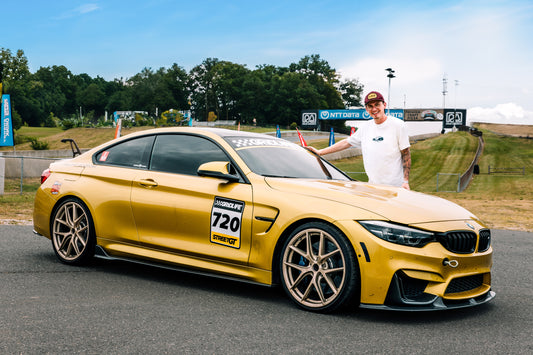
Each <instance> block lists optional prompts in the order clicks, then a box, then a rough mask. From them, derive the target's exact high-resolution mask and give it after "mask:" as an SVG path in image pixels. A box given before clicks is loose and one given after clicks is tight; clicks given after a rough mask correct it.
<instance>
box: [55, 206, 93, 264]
mask: <svg viewBox="0 0 533 355" xmlns="http://www.w3.org/2000/svg"><path fill="white" fill-rule="evenodd" d="M50 227H51V232H52V233H51V235H52V238H51V239H52V247H53V248H54V252H55V254H56V256H57V258H58V259H59V260H60V261H61V262H63V263H65V264H69V265H84V264H87V263H88V262H89V260H90V259H92V257H93V256H94V250H95V245H96V236H95V233H94V224H93V220H92V217H91V213H90V212H89V209H88V208H87V207H86V206H85V204H84V203H83V202H81V201H80V200H79V199H77V198H68V199H66V200H65V201H63V202H61V204H60V205H59V206H58V207H57V208H56V209H55V211H54V213H53V217H52V221H51V225H50Z"/></svg>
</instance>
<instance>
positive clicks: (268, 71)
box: [0, 48, 363, 129]
mask: <svg viewBox="0 0 533 355" xmlns="http://www.w3.org/2000/svg"><path fill="white" fill-rule="evenodd" d="M0 64H1V66H0V79H1V81H2V83H3V91H4V93H5V94H10V96H11V104H12V117H13V125H14V128H15V129H18V128H20V126H22V125H28V126H34V127H38V126H47V127H54V126H59V125H63V126H64V127H67V124H66V122H70V124H71V126H72V122H75V125H77V126H79V125H90V126H97V125H102V124H105V122H106V121H105V119H104V118H105V114H106V112H107V113H108V114H110V115H111V114H112V113H113V112H115V111H143V112H146V113H147V115H146V116H147V117H145V118H146V119H149V120H152V121H153V122H156V120H157V118H158V117H159V116H160V115H161V113H162V112H165V111H168V110H170V109H173V110H178V111H179V110H182V111H186V110H190V111H191V114H192V117H193V118H194V119H196V120H198V121H206V120H208V118H213V117H216V118H217V119H219V120H235V121H238V122H241V123H243V124H246V123H252V122H256V123H257V124H258V125H264V126H267V125H277V124H279V125H280V126H289V125H290V124H291V123H293V122H297V121H298V118H299V117H300V111H301V110H304V109H342V108H346V107H352V106H361V95H362V91H363V86H362V85H361V84H360V83H359V82H358V80H356V79H344V80H341V79H340V76H339V75H338V73H337V72H336V71H335V69H334V68H332V67H331V66H330V65H329V63H328V62H327V61H325V60H323V59H321V58H320V56H319V55H317V54H313V55H308V56H305V57H303V58H301V59H300V60H299V62H298V63H291V64H290V65H289V66H288V67H277V66H273V65H259V66H257V67H256V68H255V69H253V70H252V69H249V68H247V67H246V66H245V65H241V64H236V63H232V62H228V61H223V60H219V59H217V58H207V59H205V60H204V61H203V62H202V63H201V64H199V65H197V66H195V67H194V68H192V69H191V70H190V71H189V72H187V71H186V70H185V69H183V68H182V67H181V66H179V65H178V64H176V63H174V64H172V66H171V67H170V68H164V67H162V68H159V69H158V70H153V69H151V68H144V69H143V70H142V71H141V72H140V73H138V74H135V75H134V76H132V77H131V78H126V79H124V78H120V79H114V80H113V81H107V80H105V79H103V78H102V77H100V76H97V77H96V78H92V77H90V76H89V75H87V74H73V73H72V72H71V71H70V70H68V68H66V67H65V66H63V65H57V66H56V65H54V66H51V67H40V68H39V69H38V70H37V71H36V72H35V73H31V72H30V70H29V67H28V59H27V58H26V56H25V55H24V51H23V50H17V52H16V53H15V54H13V53H12V52H11V51H10V50H9V49H4V48H0ZM80 121H81V122H80ZM109 121H110V120H108V121H107V122H109Z"/></svg>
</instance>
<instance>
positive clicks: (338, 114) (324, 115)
mask: <svg viewBox="0 0 533 355" xmlns="http://www.w3.org/2000/svg"><path fill="white" fill-rule="evenodd" d="M385 112H386V113H387V114H388V115H390V116H394V117H397V118H399V119H402V120H403V110H390V112H389V111H388V110H385ZM318 118H319V119H321V120H349V121H351V120H370V119H372V117H370V115H369V114H368V112H366V110H365V109H353V110H319V111H318Z"/></svg>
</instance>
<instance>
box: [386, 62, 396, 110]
mask: <svg viewBox="0 0 533 355" xmlns="http://www.w3.org/2000/svg"><path fill="white" fill-rule="evenodd" d="M385 70H386V71H388V72H389V74H387V78H389V93H388V98H387V115H388V114H390V80H391V79H392V78H395V76H394V70H392V68H387V69H385Z"/></svg>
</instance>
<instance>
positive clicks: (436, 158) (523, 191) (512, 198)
mask: <svg viewBox="0 0 533 355" xmlns="http://www.w3.org/2000/svg"><path fill="white" fill-rule="evenodd" d="M23 128H24V129H25V131H24V133H22V134H24V135H30V134H35V135H34V136H39V137H40V139H43V140H46V141H48V142H49V144H50V149H65V148H68V145H66V144H64V143H60V140H61V139H62V138H73V139H75V140H76V142H78V144H79V145H80V147H82V148H89V147H93V146H96V145H98V144H100V143H103V142H105V141H107V140H109V139H112V138H113V136H114V130H113V129H110V128H107V129H105V128H101V129H90V128H85V129H83V128H76V129H71V130H68V131H61V130H56V131H54V130H53V129H51V130H46V129H44V130H46V132H43V131H41V129H39V128H37V129H31V133H30V128H28V127H23ZM480 128H482V130H483V132H484V134H483V138H484V140H485V149H484V152H483V154H482V156H481V160H480V162H479V168H480V174H479V175H475V176H474V179H473V180H472V182H471V183H470V185H469V186H468V188H467V189H466V190H465V191H463V192H461V193H456V192H437V191H436V190H437V181H436V180H437V179H436V176H437V173H448V174H462V173H463V172H465V171H466V170H467V169H468V166H469V165H470V163H471V162H472V159H473V157H474V155H475V152H476V149H477V145H478V139H477V138H476V137H473V136H471V135H470V134H468V133H465V132H455V133H452V134H446V135H441V136H439V137H436V138H433V139H428V140H425V141H420V142H417V143H414V144H413V145H412V147H411V152H412V161H413V163H412V168H411V178H410V183H411V189H413V190H415V191H420V192H424V193H428V194H432V195H436V196H440V197H443V198H446V199H448V200H451V201H454V202H456V203H458V204H459V205H461V206H463V207H465V208H467V209H468V210H470V211H471V212H473V213H474V214H475V215H477V216H478V217H479V218H480V219H481V220H482V221H484V222H485V223H486V224H487V225H488V226H489V227H491V228H497V229H510V230H525V231H533V217H531V216H530V215H531V211H533V140H532V139H527V138H516V137H512V136H509V135H513V134H512V133H509V127H507V126H505V127H503V128H505V129H506V131H507V132H506V133H505V134H506V135H502V133H501V132H498V131H497V129H498V127H493V126H490V127H487V126H483V127H480ZM141 129H142V128H141ZM144 129H146V128H144ZM241 129H243V130H244V129H246V130H252V129H254V130H255V131H258V132H265V131H272V128H266V129H265V128H252V127H241ZM136 130H139V129H126V130H124V131H123V134H127V133H130V132H133V131H136ZM516 130H518V131H519V132H518V133H520V132H524V128H523V127H516ZM58 142H59V143H58ZM308 143H309V144H310V145H313V146H315V147H317V148H321V147H324V146H326V145H327V139H326V140H320V141H313V142H308ZM23 149H29V148H24V147H22V146H21V147H19V146H17V150H23ZM333 163H334V164H335V165H336V166H338V167H339V168H340V169H342V170H343V171H347V172H363V171H364V168H363V162H362V159H361V157H354V158H350V159H343V160H338V161H334V162H333ZM489 165H490V166H491V167H492V168H495V167H496V168H522V167H524V168H525V175H521V174H490V175H489V174H488V167H489ZM352 177H353V178H355V179H357V180H362V181H366V175H364V174H353V175H352ZM443 179H444V180H445V179H446V178H444V177H442V175H441V177H440V178H439V190H443V189H442V188H440V187H441V186H445V187H446V188H444V190H448V189H451V190H453V189H454V188H455V186H456V180H455V179H457V177H456V176H454V175H449V176H448V178H447V179H449V181H443ZM23 184H24V185H23V191H24V192H23V194H22V195H20V194H19V193H18V192H19V191H20V180H18V179H13V180H6V183H5V185H6V187H5V190H6V194H5V195H4V196H0V223H30V221H31V212H32V208H33V196H34V193H35V190H36V189H37V187H38V184H39V182H38V181H36V179H28V180H25V181H24V182H23ZM441 184H443V185H441ZM448 186H451V188H448ZM20 221H22V222H20Z"/></svg>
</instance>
